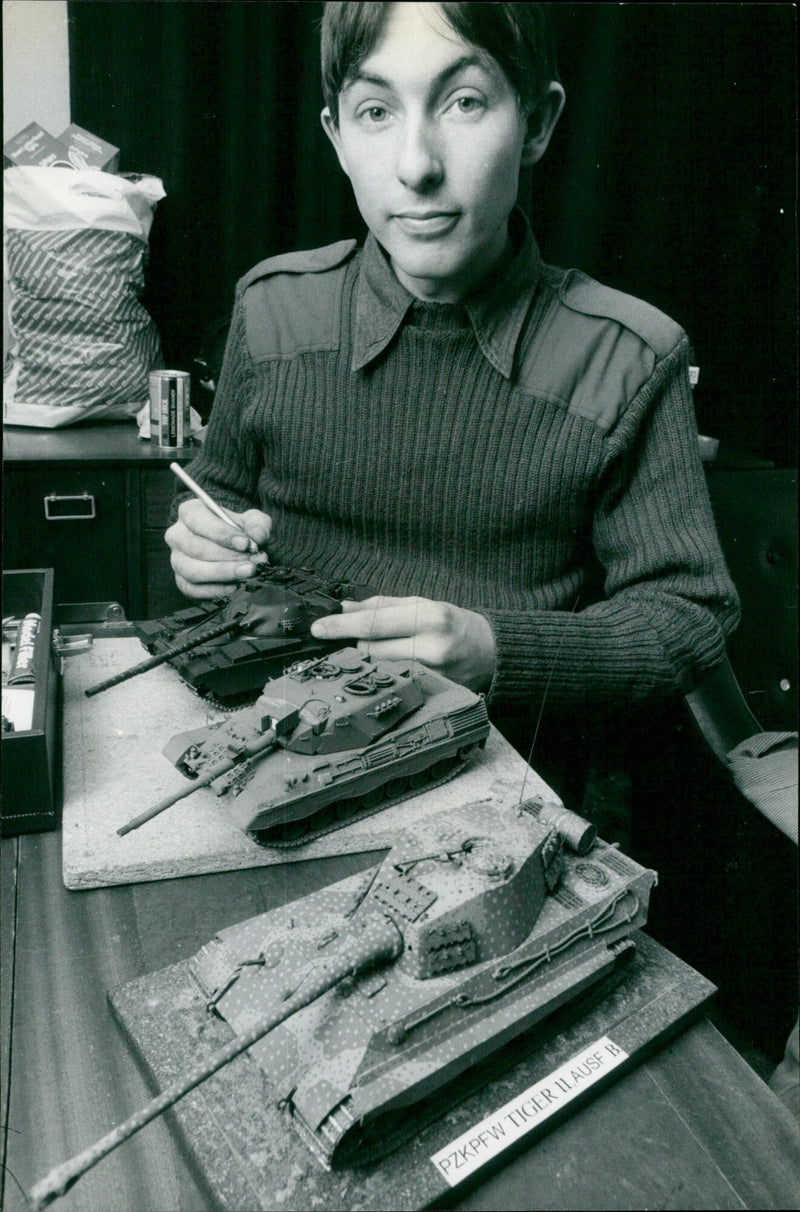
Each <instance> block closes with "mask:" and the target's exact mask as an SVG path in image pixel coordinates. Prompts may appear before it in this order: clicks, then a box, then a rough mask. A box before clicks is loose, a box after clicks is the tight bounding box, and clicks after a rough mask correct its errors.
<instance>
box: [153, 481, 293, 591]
mask: <svg viewBox="0 0 800 1212" xmlns="http://www.w3.org/2000/svg"><path fill="white" fill-rule="evenodd" d="M230 516H231V517H232V518H233V519H235V520H236V521H237V522H238V523H240V524H241V526H242V527H243V528H244V530H245V531H246V535H245V534H241V533H240V532H239V531H238V530H235V529H234V528H233V527H232V526H231V525H230V524H229V523H227V522H224V521H222V519H221V518H218V517H216V516H215V515H214V514H213V513H212V512H211V510H210V509H208V507H207V506H206V505H204V504H203V502H202V501H198V500H191V499H189V500H186V501H183V502H182V503H181V505H180V508H179V509H178V520H177V522H175V523H174V524H173V525H172V526H170V528H169V530H167V532H166V534H165V535H164V538H165V540H166V542H167V544H168V546H169V548H170V551H171V555H170V563H171V564H172V570H173V572H174V573H175V582H176V584H177V586H178V588H179V589H180V591H181V593H183V594H185V595H186V596H187V597H189V598H198V599H199V598H214V597H219V596H220V595H222V594H230V593H233V591H234V589H236V587H237V585H238V584H239V582H240V581H243V580H246V579H247V578H248V577H251V576H252V575H253V572H254V570H255V567H256V565H257V564H262V563H264V562H265V560H266V558H267V557H266V554H265V552H264V551H263V550H259V549H260V548H263V547H264V546H265V545H266V542H267V539H268V538H269V534H270V531H271V529H272V519H271V518H270V517H269V515H268V514H265V513H262V512H261V510H259V509H248V510H245V512H244V513H233V511H230ZM247 536H249V538H248V537H247Z"/></svg>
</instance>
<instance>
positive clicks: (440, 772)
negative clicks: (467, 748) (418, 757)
mask: <svg viewBox="0 0 800 1212" xmlns="http://www.w3.org/2000/svg"><path fill="white" fill-rule="evenodd" d="M457 760H458V759H457V758H453V757H446V758H440V759H439V761H438V762H434V764H433V765H432V766H431V768H430V770H429V771H428V774H429V777H430V778H431V779H443V778H444V777H445V775H446V774H449V773H450V771H451V770H452V769H453V766H454V765H455V763H456V761H457Z"/></svg>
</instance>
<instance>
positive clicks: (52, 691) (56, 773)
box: [0, 568, 61, 836]
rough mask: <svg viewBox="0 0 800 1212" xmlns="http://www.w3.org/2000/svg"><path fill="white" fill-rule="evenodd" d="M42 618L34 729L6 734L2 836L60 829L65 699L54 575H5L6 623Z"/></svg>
mask: <svg viewBox="0 0 800 1212" xmlns="http://www.w3.org/2000/svg"><path fill="white" fill-rule="evenodd" d="M31 612H36V613H37V614H39V615H41V624H40V626H39V629H38V633H37V636H36V643H35V649H34V657H33V670H34V675H35V683H34V686H35V691H34V702H33V718H32V721H31V727H30V728H29V729H25V730H17V731H14V732H4V733H3V740H2V763H1V764H0V769H1V770H2V782H1V786H2V799H0V832H1V833H2V834H3V836H9V835H12V834H18V833H35V832H38V831H40V830H42V829H55V828H56V827H57V826H58V824H59V823H60V820H61V694H60V681H61V679H60V676H59V671H58V664H57V658H56V657H55V656H54V653H53V570H52V568H31V569H26V570H25V571H20V572H3V618H8V617H9V616H11V615H13V616H14V617H16V618H19V619H22V618H24V616H25V615H26V614H30V613H31Z"/></svg>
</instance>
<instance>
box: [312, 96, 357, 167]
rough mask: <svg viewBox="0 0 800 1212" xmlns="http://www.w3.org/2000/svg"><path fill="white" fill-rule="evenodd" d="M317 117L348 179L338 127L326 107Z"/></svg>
mask: <svg viewBox="0 0 800 1212" xmlns="http://www.w3.org/2000/svg"><path fill="white" fill-rule="evenodd" d="M319 117H320V121H321V122H322V129H323V130H324V131H325V134H326V135H327V136H328V138H329V139H330V141H331V143H332V144H333V146H334V148H335V149H336V155H337V156H338V157H339V163H340V164H341V166H342V168H343V169H344V171H345V172H346V173H347V175H348V177H349V176H350V173H349V172H348V170H347V163H346V161H345V158H344V152H343V150H342V136H341V134H340V132H339V126H338V123H337V122H336V119H335V118H334V116H333V114H332V113H331V111H330V110H329V108H328V106H327V105H326V106H325V108H324V109H323V111H322V113H321V114H320V116H319Z"/></svg>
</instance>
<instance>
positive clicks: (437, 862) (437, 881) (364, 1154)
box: [193, 801, 655, 1167]
mask: <svg viewBox="0 0 800 1212" xmlns="http://www.w3.org/2000/svg"><path fill="white" fill-rule="evenodd" d="M362 881H363V882H362V883H361V884H360V885H359V887H358V888H357V890H356V891H355V892H354V891H353V890H352V881H350V882H349V888H348V890H346V891H345V890H343V886H342V885H334V886H333V887H331V888H327V889H323V890H322V891H320V892H317V893H315V894H313V895H312V896H309V897H307V898H304V899H303V900H302V901H296V902H294V903H293V904H291V905H289V906H287V907H285V908H284V909H281V910H273V911H272V912H270V913H266V914H263V915H262V916H260V917H257V918H254V919H251V920H250V921H248V922H245V923H242V924H240V925H238V926H234V927H231V928H230V929H228V930H225V931H222V932H221V933H220V935H219V936H218V937H217V938H216V939H215V940H213V941H212V942H211V943H210V944H208V945H207V947H206V948H204V949H203V950H202V951H201V952H200V953H199V954H198V955H197V956H196V957H195V960H194V962H193V971H194V975H195V977H196V979H197V980H198V981H199V983H200V985H201V987H202V989H203V990H204V991H205V992H206V993H207V994H208V997H209V1000H210V1004H211V1005H212V1006H213V1008H214V1009H215V1010H216V1012H217V1013H219V1014H220V1015H221V1016H222V1017H223V1018H224V1019H225V1020H226V1021H227V1022H228V1023H229V1025H230V1026H231V1027H232V1029H233V1030H234V1031H236V1032H237V1033H240V1032H242V1031H245V1030H247V1029H248V1028H249V1027H251V1026H252V1024H253V1022H254V1020H255V1019H256V1018H263V1017H264V1016H266V1015H268V1014H270V1013H272V1012H273V1011H274V1010H276V1009H277V1008H278V1007H279V1006H280V1004H281V1000H282V998H283V997H284V996H286V994H287V992H291V993H294V992H295V991H298V992H299V991H300V990H302V989H304V988H305V987H306V986H307V985H308V984H310V983H313V982H314V981H315V979H316V977H317V970H318V969H319V970H320V971H322V970H323V969H324V970H325V971H328V970H330V969H331V968H333V967H335V966H336V963H337V961H338V962H339V964H340V966H341V967H342V968H343V969H344V970H346V971H348V972H352V971H353V969H354V968H355V969H358V967H359V965H360V964H361V963H362V962H363V963H364V964H366V963H367V962H368V961H367V960H366V954H367V952H368V950H369V944H368V942H367V940H368V939H370V938H371V937H374V938H377V937H380V936H382V934H386V933H387V932H388V935H389V938H390V939H391V938H392V937H393V938H394V948H395V949H394V951H393V952H392V956H393V960H392V962H387V960H386V959H385V958H384V959H383V960H381V961H376V960H373V961H372V963H371V969H368V970H367V971H365V972H363V973H362V974H361V975H359V976H357V977H352V976H349V975H348V976H346V977H345V978H344V980H342V981H341V983H339V984H338V985H337V986H336V987H335V988H332V989H331V990H330V991H329V992H326V993H324V994H323V995H322V996H321V997H320V998H319V999H318V1000H316V1001H315V1002H313V1003H312V1004H309V1005H307V1006H305V1007H304V1008H302V1009H301V1010H299V1011H298V1013H297V1014H295V1015H294V1016H293V1017H292V1018H291V1020H289V1021H285V1022H284V1023H283V1024H282V1025H279V1026H278V1027H277V1028H276V1029H275V1030H274V1031H272V1032H271V1033H270V1034H269V1035H268V1036H266V1037H265V1038H264V1039H263V1040H261V1041H260V1042H259V1043H257V1044H256V1045H255V1046H254V1047H253V1048H252V1049H251V1051H250V1056H251V1057H252V1058H253V1060H255V1061H256V1063H257V1064H258V1065H259V1066H260V1067H261V1068H262V1069H263V1070H264V1073H265V1075H266V1077H267V1080H268V1082H269V1085H270V1089H271V1096H272V1097H274V1099H275V1102H276V1103H277V1104H280V1105H283V1106H284V1107H285V1110H286V1113H287V1115H288V1117H289V1118H290V1120H291V1123H292V1125H293V1126H294V1128H295V1129H296V1130H297V1131H298V1132H299V1133H300V1135H301V1136H302V1138H303V1139H304V1140H305V1142H306V1143H307V1144H308V1146H309V1148H310V1149H311V1150H312V1152H313V1153H314V1154H315V1156H316V1157H317V1159H318V1160H319V1161H320V1162H321V1163H322V1164H323V1165H324V1166H325V1167H330V1166H332V1165H336V1166H339V1165H347V1164H348V1162H360V1163H363V1162H365V1161H366V1160H367V1159H369V1158H371V1157H372V1156H375V1155H379V1154H380V1153H382V1152H386V1150H387V1147H390V1146H392V1145H393V1144H396V1143H399V1140H400V1138H402V1137H405V1136H407V1135H408V1134H409V1131H410V1130H413V1129H414V1128H415V1127H416V1128H418V1127H419V1123H415V1110H414V1109H415V1107H416V1106H417V1105H418V1104H419V1103H420V1102H421V1100H423V1099H425V1100H428V1099H429V1097H430V1095H431V1094H433V1093H434V1092H440V1091H441V1092H442V1096H445V1095H446V1091H447V1088H448V1087H449V1094H450V1097H451V1098H452V1097H453V1096H454V1097H455V1099H456V1100H457V1099H458V1097H459V1096H458V1084H456V1085H454V1082H456V1079H457V1078H458V1077H459V1075H460V1074H463V1073H464V1071H465V1070H467V1069H470V1068H471V1067H472V1066H474V1065H476V1064H477V1063H478V1062H479V1061H480V1060H482V1059H484V1058H485V1057H486V1056H487V1055H489V1054H491V1053H492V1052H493V1051H495V1050H496V1049H498V1048H499V1047H501V1046H502V1045H503V1044H505V1043H507V1042H508V1041H509V1040H510V1039H512V1038H514V1037H515V1036H517V1035H519V1034H521V1033H522V1032H523V1031H526V1030H527V1029H528V1028H530V1027H531V1026H532V1025H533V1024H534V1023H536V1022H537V1021H539V1020H540V1019H542V1018H543V1017H544V1016H545V1015H547V1014H549V1013H550V1012H552V1011H553V1010H554V1009H556V1008H557V1007H559V1006H561V1005H563V1004H564V1003H565V1002H567V1001H569V1000H570V999H571V998H574V997H575V996H576V995H577V994H579V993H580V992H581V991H582V990H584V989H586V988H587V987H588V986H590V985H591V984H593V983H594V982H596V981H599V980H600V979H601V978H602V977H603V976H605V975H607V974H609V973H610V972H611V970H612V969H613V968H614V967H615V965H617V963H618V962H619V961H620V960H621V958H622V956H626V957H627V956H629V955H630V953H631V951H632V947H633V944H632V943H631V942H630V941H629V935H630V934H631V932H632V931H633V930H634V929H637V928H639V927H640V926H642V925H643V924H644V922H645V920H646V917H647V907H648V901H649V895H650V889H651V887H652V886H653V884H654V883H655V873H654V872H652V871H647V870H645V869H644V868H642V867H639V866H638V865H637V864H636V863H634V862H632V861H631V860H630V859H628V858H627V857H625V856H623V855H621V854H620V853H619V851H618V850H617V849H616V848H614V847H610V846H606V845H605V844H604V843H602V842H598V841H597V840H596V831H595V830H594V828H593V826H591V825H589V823H588V822H587V821H584V820H583V819H582V818H580V817H578V816H576V815H575V814H573V813H571V812H568V811H567V810H566V809H564V808H562V807H561V806H560V805H558V804H543V803H542V802H541V801H528V802H527V803H525V804H522V805H520V806H519V808H518V809H517V810H513V809H508V808H505V809H502V808H498V807H497V806H496V805H493V804H487V803H480V804H471V805H466V806H464V807H463V808H461V809H459V810H456V811H448V812H445V813H441V814H439V815H437V816H434V817H429V818H428V819H427V820H423V821H421V822H419V823H418V824H417V825H415V826H414V827H413V830H411V831H409V832H408V833H406V834H405V835H404V836H402V837H401V838H400V840H399V841H398V842H397V843H396V844H395V845H394V846H393V848H392V850H391V851H390V852H389V854H388V856H387V857H386V858H385V859H384V860H383V862H382V863H381V864H380V865H379V866H377V867H375V868H374V869H372V870H371V871H369V872H367V873H366V875H365V876H364V877H362ZM373 932H374V933H373ZM358 953H363V955H362V959H360V960H358V961H355V962H354V961H353V958H352V956H353V954H358ZM323 957H324V958H323ZM443 1101H445V1102H446V1101H448V1100H447V1098H446V1097H444V1098H443V1097H437V1100H435V1103H434V1105H435V1107H437V1108H438V1113H441V1107H442V1102H443Z"/></svg>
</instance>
